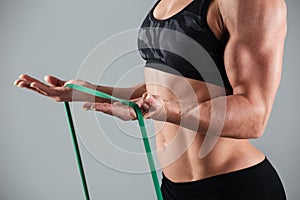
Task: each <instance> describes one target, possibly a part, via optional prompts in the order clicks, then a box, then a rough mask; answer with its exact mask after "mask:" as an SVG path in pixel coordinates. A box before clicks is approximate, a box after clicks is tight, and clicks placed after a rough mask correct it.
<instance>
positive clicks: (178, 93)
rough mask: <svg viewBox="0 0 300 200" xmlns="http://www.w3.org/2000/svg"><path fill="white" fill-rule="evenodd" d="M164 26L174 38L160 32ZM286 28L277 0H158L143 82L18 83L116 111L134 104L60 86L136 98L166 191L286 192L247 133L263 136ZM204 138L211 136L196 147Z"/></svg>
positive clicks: (143, 42)
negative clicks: (151, 132) (148, 123)
mask: <svg viewBox="0 0 300 200" xmlns="http://www.w3.org/2000/svg"><path fill="white" fill-rule="evenodd" d="M170 30H171V31H174V32H175V33H174V34H173V36H174V37H175V39H174V38H173V39H170V38H171V37H172V34H166V33H167V32H168V31H170ZM286 30H287V29H286V5H285V1H284V0H263V1H262V0H248V1H241V0H194V1H191V0H160V1H158V2H156V3H155V5H154V6H153V8H152V9H151V10H150V12H149V13H148V15H147V16H146V18H145V20H144V21H143V23H142V26H141V31H140V33H139V38H138V44H139V50H140V53H141V55H142V57H143V58H144V59H145V60H146V65H145V83H141V84H138V85H136V86H133V87H131V88H113V87H108V86H97V85H92V84H91V83H88V82H85V81H76V80H70V81H63V80H60V79H58V78H55V77H53V76H46V77H45V80H46V81H47V82H48V83H49V84H44V83H42V82H40V81H38V80H36V79H34V78H32V77H30V76H29V75H24V74H23V75H21V76H20V77H19V79H17V80H16V81H15V84H16V85H18V86H19V87H24V88H27V89H30V90H33V91H35V92H38V93H40V94H42V95H45V96H48V97H51V98H53V99H54V100H56V101H86V102H87V103H85V104H84V106H83V107H84V108H86V109H88V110H94V111H100V112H104V113H107V114H110V115H114V116H116V117H119V118H121V119H123V120H135V119H136V116H135V113H134V111H133V110H132V109H131V108H128V107H127V106H125V105H122V104H120V103H112V102H108V101H107V100H104V99H101V98H96V99H95V101H94V98H93V97H91V96H89V95H85V94H82V93H80V92H75V91H72V89H70V88H65V87H64V85H65V84H66V83H76V84H79V85H84V86H87V87H90V88H94V89H97V90H99V91H103V92H106V93H108V94H112V95H114V96H117V97H120V98H127V99H131V100H133V101H135V102H137V103H138V105H139V106H140V107H141V109H142V110H143V113H144V117H145V118H151V119H152V120H153V121H154V125H155V131H156V145H157V151H158V157H159V162H160V165H161V167H162V169H163V179H162V185H161V190H162V193H163V196H164V199H165V200H171V199H172V200H181V199H184V200H193V199H197V200H200V199H205V200H206V199H207V200H213V199H230V200H247V199H249V200H250V199H251V200H253V199H255V200H284V199H286V197H285V192H284V189H283V186H282V183H281V181H280V179H279V177H278V175H277V172H276V171H275V169H274V168H273V166H272V165H271V163H270V162H269V161H268V159H267V158H266V157H265V155H264V154H263V153H262V152H261V151H259V150H258V149H256V148H255V147H254V146H252V145H251V144H250V143H249V141H248V140H249V139H256V138H259V137H261V135H262V134H263V132H264V129H265V127H266V124H267V122H268V118H269V116H270V112H271V109H272V105H273V102H274V98H275V95H276V92H277V89H278V86H279V83H280V76H281V68H282V59H283V52H284V40H285V36H286ZM171 33H172V32H171ZM179 33H180V34H183V35H185V36H187V37H188V38H192V41H194V42H196V43H197V44H198V45H200V46H201V47H203V49H204V50H205V51H206V54H205V53H202V54H200V51H199V52H197V51H193V50H195V49H194V47H192V45H190V43H188V42H182V41H181V40H179V39H178V35H180V34H179ZM176 35H177V36H176ZM156 44H158V46H155V45H156ZM164 45H165V46H164ZM189 45H190V46H189ZM175 46H176V47H175ZM159 47H160V48H159ZM166 48H169V49H166ZM172 48H175V49H173V50H174V51H176V52H178V51H177V50H178V49H179V50H180V49H184V52H183V54H186V53H188V54H193V55H196V56H195V57H196V58H197V59H198V60H199V61H203V60H205V59H207V58H206V57H204V56H205V55H206V56H207V57H209V59H210V60H211V61H213V63H214V64H215V68H216V69H218V70H217V71H216V70H210V69H208V67H209V66H203V63H205V62H199V63H202V66H196V65H194V64H193V63H191V62H188V61H187V60H186V59H184V58H182V57H181V55H176V53H174V52H172ZM179 52H180V51H179ZM197 55H199V56H197ZM195 57H193V58H195ZM197 59H196V60H197ZM197 67H198V68H197ZM173 72H174V73H173ZM201 72H204V74H202V73H201ZM206 72H207V73H208V72H209V73H208V74H205V73H206ZM214 76H215V77H221V80H222V81H221V82H220V81H215V80H217V78H216V79H214ZM224 105H225V106H224ZM221 110H224V112H221ZM222 113H224V114H222ZM219 125H222V126H221V127H219ZM206 137H215V138H217V139H216V141H215V142H213V143H212V144H211V145H208V146H210V147H211V148H208V150H207V151H206V152H205V150H204V154H201V153H199V152H201V147H203V145H207V144H205V138H206ZM202 150H203V149H202Z"/></svg>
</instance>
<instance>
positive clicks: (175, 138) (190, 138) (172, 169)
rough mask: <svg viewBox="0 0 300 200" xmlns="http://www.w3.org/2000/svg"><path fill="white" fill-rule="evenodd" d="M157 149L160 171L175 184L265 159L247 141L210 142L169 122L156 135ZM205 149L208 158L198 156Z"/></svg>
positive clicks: (221, 140) (241, 167)
mask: <svg viewBox="0 0 300 200" xmlns="http://www.w3.org/2000/svg"><path fill="white" fill-rule="evenodd" d="M207 142H208V143H207ZM212 143H215V144H212ZM156 146H157V154H158V159H159V162H160V165H161V167H162V169H163V172H164V173H165V174H166V175H167V177H169V178H170V179H171V180H173V181H174V182H185V181H193V180H199V179H203V178H207V177H210V176H214V175H218V174H223V173H227V172H232V171H236V170H239V169H243V168H246V167H250V166H252V165H255V164H257V163H259V162H260V161H262V160H263V159H264V155H263V154H262V153H261V152H260V151H258V150H257V149H256V148H255V147H253V146H252V145H251V144H250V143H249V142H248V141H247V140H237V139H229V138H222V137H218V138H214V142H211V141H210V140H209V139H205V135H201V134H199V133H197V132H195V131H192V130H189V129H185V128H182V127H176V125H173V124H169V123H165V124H164V126H163V127H162V129H161V130H160V131H159V132H157V135H156ZM207 149H210V150H209V152H207V155H206V156H205V157H201V156H200V151H203V150H207Z"/></svg>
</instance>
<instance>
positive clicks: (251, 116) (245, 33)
mask: <svg viewBox="0 0 300 200" xmlns="http://www.w3.org/2000/svg"><path fill="white" fill-rule="evenodd" d="M221 2H222V5H221V7H220V8H221V12H222V16H223V19H224V23H225V25H226V27H227V29H228V31H229V33H230V39H229V41H228V43H227V46H226V49H225V55H224V61H225V67H226V72H227V75H228V78H229V80H230V83H231V85H232V87H233V95H230V96H222V97H219V98H215V99H212V100H210V101H207V102H204V103H200V104H199V105H198V106H196V107H194V108H192V109H190V110H188V111H180V109H179V108H178V103H176V102H165V103H166V104H165V109H166V113H167V119H166V121H167V122H170V123H174V124H178V125H180V126H183V127H186V128H190V129H194V130H197V131H199V132H200V133H203V134H205V133H206V132H207V130H208V127H209V125H210V123H212V124H211V127H219V126H220V125H222V127H223V128H222V133H221V136H222V137H229V138H240V139H247V138H258V137H260V136H261V134H262V133H263V130H264V129H265V127H266V124H267V121H268V118H269V115H270V112H271V108H272V105H273V101H274V98H275V95H276V92H277V89H278V86H279V83H280V76H281V68H282V59H283V51H284V39H285V36H286V6H285V2H284V1H283V0H276V1H273V0H264V1H261V0H250V1H239V0H223V1H221ZM224 102H225V105H226V108H225V118H223V117H222V116H221V115H220V114H219V115H218V106H222V104H223V103H224ZM214 108H215V109H214ZM157 120H164V119H157ZM195 123H197V124H195ZM210 131H214V130H210ZM216 135H219V134H218V133H216Z"/></svg>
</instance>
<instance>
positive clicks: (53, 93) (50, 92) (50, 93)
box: [30, 82, 57, 96]
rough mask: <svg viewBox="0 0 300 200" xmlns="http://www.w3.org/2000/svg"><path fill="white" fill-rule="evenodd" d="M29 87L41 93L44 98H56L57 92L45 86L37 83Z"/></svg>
mask: <svg viewBox="0 0 300 200" xmlns="http://www.w3.org/2000/svg"><path fill="white" fill-rule="evenodd" d="M30 87H32V88H34V89H36V90H38V91H40V92H42V93H43V94H44V95H46V96H57V91H56V90H55V89H53V88H51V87H49V86H47V85H44V84H41V83H38V82H32V83H31V84H30Z"/></svg>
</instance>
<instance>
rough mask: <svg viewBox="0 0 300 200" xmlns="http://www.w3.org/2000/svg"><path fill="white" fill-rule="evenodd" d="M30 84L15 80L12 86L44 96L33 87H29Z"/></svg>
mask: <svg viewBox="0 0 300 200" xmlns="http://www.w3.org/2000/svg"><path fill="white" fill-rule="evenodd" d="M31 83H32V82H30V81H23V80H20V79H18V80H16V81H15V82H14V85H16V86H18V87H21V88H27V89H29V90H32V91H34V92H37V93H39V94H42V95H45V93H42V92H41V91H38V90H36V89H35V88H33V87H30V84H31Z"/></svg>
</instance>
